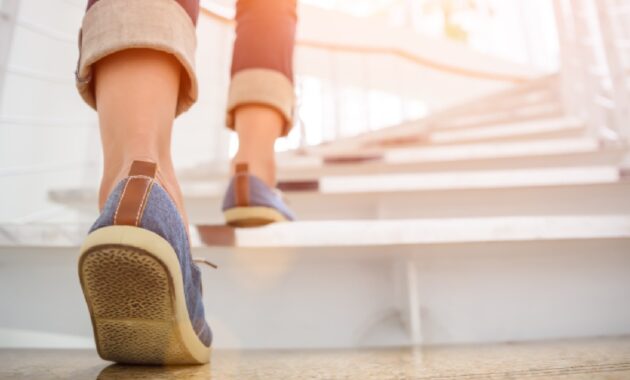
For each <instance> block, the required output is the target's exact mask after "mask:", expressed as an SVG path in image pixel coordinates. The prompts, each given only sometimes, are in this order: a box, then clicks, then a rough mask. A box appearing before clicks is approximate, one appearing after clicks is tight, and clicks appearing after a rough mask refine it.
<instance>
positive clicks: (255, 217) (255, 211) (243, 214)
mask: <svg viewBox="0 0 630 380" xmlns="http://www.w3.org/2000/svg"><path fill="white" fill-rule="evenodd" d="M223 216H224V217H225V222H226V223H227V224H228V225H230V226H234V227H259V226H264V225H267V224H271V223H276V222H286V221H287V218H286V217H285V216H284V215H282V213H280V212H279V211H277V210H276V209H273V208H271V207H234V208H230V209H227V210H225V211H224V212H223Z"/></svg>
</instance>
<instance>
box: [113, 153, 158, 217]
mask: <svg viewBox="0 0 630 380" xmlns="http://www.w3.org/2000/svg"><path fill="white" fill-rule="evenodd" d="M156 174H157V164H155V163H153V162H147V161H134V162H133V163H132V164H131V169H130V170H129V177H128V178H127V182H126V183H125V187H124V188H123V192H122V195H121V196H120V201H119V202H118V207H117V208H116V213H115V214H114V224H115V225H125V226H138V225H139V224H140V221H141V220H142V214H143V213H144V208H145V207H146V204H147V199H148V197H149V193H150V192H151V187H152V186H153V183H154V182H155V176H156Z"/></svg>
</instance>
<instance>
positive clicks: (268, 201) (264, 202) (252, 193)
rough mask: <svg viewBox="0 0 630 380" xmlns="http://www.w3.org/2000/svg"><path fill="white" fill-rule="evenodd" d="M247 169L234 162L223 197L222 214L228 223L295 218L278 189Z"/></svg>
mask: <svg viewBox="0 0 630 380" xmlns="http://www.w3.org/2000/svg"><path fill="white" fill-rule="evenodd" d="M248 169H249V168H248V165H247V164H244V163H242V164H236V174H235V175H234V177H233V178H232V181H231V182H230V185H229V186H228V189H227V192H226V194H225V197H224V199H223V214H224V215H225V219H226V222H227V224H229V225H232V226H235V227H255V226H262V225H265V224H269V223H274V222H282V221H292V220H295V216H294V215H293V212H292V211H291V210H290V209H289V207H288V206H287V205H286V204H285V202H284V200H283V199H282V197H281V195H280V193H279V191H278V190H277V189H275V188H273V187H271V186H268V185H267V183H266V182H265V181H263V180H261V179H260V178H259V177H258V176H256V175H253V174H251V173H250V172H249V170H248Z"/></svg>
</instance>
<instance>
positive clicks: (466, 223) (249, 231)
mask: <svg viewBox="0 0 630 380" xmlns="http://www.w3.org/2000/svg"><path fill="white" fill-rule="evenodd" d="M87 229H88V226H87V225H77V224H31V225H11V224H5V225H2V226H0V232H2V233H0V247H5V248H10V247H78V245H79V244H80V242H81V240H82V239H83V237H84V235H85V232H86V231H87ZM192 231H193V233H192V239H193V246H194V247H196V248H199V247H203V246H204V245H205V244H203V242H206V243H211V245H212V246H228V247H237V248H274V247H276V248H278V247H305V248H308V247H312V248H316V247H322V248H324V247H370V246H408V245H432V244H455V243H475V242H477V243H479V242H519V241H548V240H566V239H628V238H630V216H629V215H605V216H600V215H598V216H538V217H494V218H453V219H444V218H442V219H405V220H337V221H297V222H291V223H276V224H272V225H268V226H264V227H258V228H236V229H235V228H231V227H228V226H225V225H205V226H204V225H200V226H196V229H195V228H193V229H192Z"/></svg>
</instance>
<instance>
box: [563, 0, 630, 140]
mask: <svg viewBox="0 0 630 380" xmlns="http://www.w3.org/2000/svg"><path fill="white" fill-rule="evenodd" d="M554 6H555V10H556V20H557V26H558V37H559V42H560V53H561V63H562V66H561V78H562V87H563V90H562V94H563V101H564V105H565V108H566V111H567V113H569V114H572V115H576V116H578V117H581V118H583V119H584V120H585V121H587V122H588V124H589V126H590V133H591V135H592V136H593V137H594V138H597V139H599V140H600V141H602V142H603V143H605V144H610V143H613V144H619V143H621V144H628V142H629V140H630V128H629V127H628V122H630V93H629V92H628V81H627V75H626V72H627V63H626V62H624V60H623V49H624V48H627V47H630V43H629V42H630V39H628V38H626V37H625V36H624V34H625V33H627V30H625V31H624V30H623V28H624V27H626V26H625V23H624V20H623V19H622V15H621V14H622V13H625V14H626V16H625V17H626V18H627V15H628V14H630V7H628V5H627V4H625V5H624V4H623V3H622V2H620V1H617V0H554ZM621 8H623V9H624V11H623V12H619V11H620V9H621ZM628 21H630V20H628Z"/></svg>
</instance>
